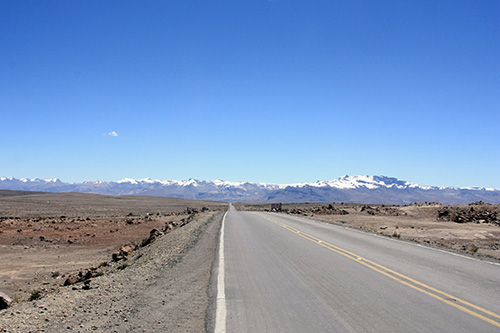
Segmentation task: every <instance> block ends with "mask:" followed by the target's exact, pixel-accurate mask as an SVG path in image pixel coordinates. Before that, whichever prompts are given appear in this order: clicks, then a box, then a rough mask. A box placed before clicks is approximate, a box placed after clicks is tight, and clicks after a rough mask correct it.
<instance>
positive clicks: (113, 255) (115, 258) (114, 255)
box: [111, 252, 123, 261]
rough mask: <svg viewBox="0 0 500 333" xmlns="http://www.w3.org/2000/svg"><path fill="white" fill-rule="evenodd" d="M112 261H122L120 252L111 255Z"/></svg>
mask: <svg viewBox="0 0 500 333" xmlns="http://www.w3.org/2000/svg"><path fill="white" fill-rule="evenodd" d="M111 257H112V258H113V260H114V261H118V260H122V259H123V256H122V255H121V254H120V252H113V254H112V255H111Z"/></svg>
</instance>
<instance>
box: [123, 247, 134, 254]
mask: <svg viewBox="0 0 500 333" xmlns="http://www.w3.org/2000/svg"><path fill="white" fill-rule="evenodd" d="M132 252H134V249H133V248H132V247H130V246H129V245H124V246H122V247H121V248H120V253H121V254H122V255H125V256H128V255H129V254H131V253H132Z"/></svg>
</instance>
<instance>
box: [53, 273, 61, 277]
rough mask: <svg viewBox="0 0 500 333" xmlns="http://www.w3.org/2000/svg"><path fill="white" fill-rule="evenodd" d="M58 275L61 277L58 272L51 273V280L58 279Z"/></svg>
mask: <svg viewBox="0 0 500 333" xmlns="http://www.w3.org/2000/svg"><path fill="white" fill-rule="evenodd" d="M60 275H61V273H59V272H52V277H53V278H56V277H58V276H60Z"/></svg>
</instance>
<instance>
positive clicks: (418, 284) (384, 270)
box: [254, 213, 500, 327]
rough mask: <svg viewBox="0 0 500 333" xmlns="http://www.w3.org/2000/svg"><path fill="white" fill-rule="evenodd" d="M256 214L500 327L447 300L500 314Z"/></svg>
mask: <svg viewBox="0 0 500 333" xmlns="http://www.w3.org/2000/svg"><path fill="white" fill-rule="evenodd" d="M254 214H256V215H258V216H260V217H262V218H264V219H266V220H268V221H270V222H272V223H274V224H276V225H278V226H280V227H282V228H284V229H287V230H289V231H291V232H293V233H295V234H297V235H299V236H301V237H303V238H305V239H307V240H309V241H311V242H314V243H316V244H318V245H321V246H323V247H325V248H327V249H329V250H330V251H333V252H336V253H338V254H340V255H342V256H344V257H346V258H348V259H351V260H353V261H355V262H357V263H359V264H361V265H363V266H366V267H368V268H370V269H372V270H374V271H376V272H378V273H380V274H382V275H385V276H387V277H389V278H391V279H393V280H395V281H397V282H399V283H401V284H403V285H405V286H408V287H410V288H412V289H414V290H417V291H419V292H421V293H424V294H426V295H428V296H431V297H433V298H435V299H437V300H439V301H441V302H444V303H446V304H448V305H451V306H453V307H455V308H457V309H459V310H462V311H464V312H466V313H468V314H470V315H472V316H474V317H476V318H479V319H482V320H484V321H486V322H488V323H490V324H492V325H494V326H497V327H500V322H497V321H495V320H493V319H491V318H488V317H485V316H484V315H482V314H480V313H478V312H475V311H473V310H471V309H468V308H466V307H464V306H462V305H459V304H456V303H454V302H452V301H450V300H449V299H447V298H450V299H453V300H455V301H456V302H459V303H461V304H463V305H466V306H468V307H470V308H473V309H475V310H477V311H480V312H482V313H484V314H487V315H489V316H491V317H495V318H500V315H498V314H496V313H494V312H492V311H489V310H486V309H484V308H482V307H480V306H477V305H474V304H472V303H470V302H467V301H465V300H462V299H460V298H458V297H455V296H453V295H450V294H448V293H445V292H443V291H440V290H438V289H436V288H433V287H431V286H428V285H426V284H424V283H422V282H419V281H417V280H415V279H412V278H410V277H408V276H406V275H403V274H401V273H398V272H396V271H394V270H392V269H390V268H387V267H385V266H382V265H380V264H377V263H375V262H373V261H371V260H368V259H366V258H363V257H361V256H359V255H357V254H355V253H352V252H349V251H347V250H344V249H342V248H340V247H338V246H335V245H333V244H330V243H328V242H325V241H323V240H321V239H319V238H317V237H314V236H312V235H309V234H307V233H305V232H302V231H300V230H298V229H296V228H294V227H291V226H289V225H287V224H284V223H281V222H278V221H276V220H274V219H272V218H270V217H267V216H264V215H262V214H257V213H254ZM405 280H406V281H405ZM410 282H411V283H410ZM423 288H425V289H428V290H425V289H423ZM429 290H430V291H429ZM431 291H432V292H434V293H432V292H431ZM442 296H444V297H446V298H444V297H442Z"/></svg>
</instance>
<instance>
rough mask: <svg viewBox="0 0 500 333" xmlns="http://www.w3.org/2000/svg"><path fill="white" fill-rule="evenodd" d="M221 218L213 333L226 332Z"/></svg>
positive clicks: (223, 221) (224, 219)
mask: <svg viewBox="0 0 500 333" xmlns="http://www.w3.org/2000/svg"><path fill="white" fill-rule="evenodd" d="M227 213H228V212H226V213H225V214H224V217H223V218H222V225H221V227H220V236H219V269H218V272H217V303H216V311H215V329H214V332H215V333H222V332H226V294H225V291H224V290H225V286H224V225H225V222H226V215H227Z"/></svg>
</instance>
